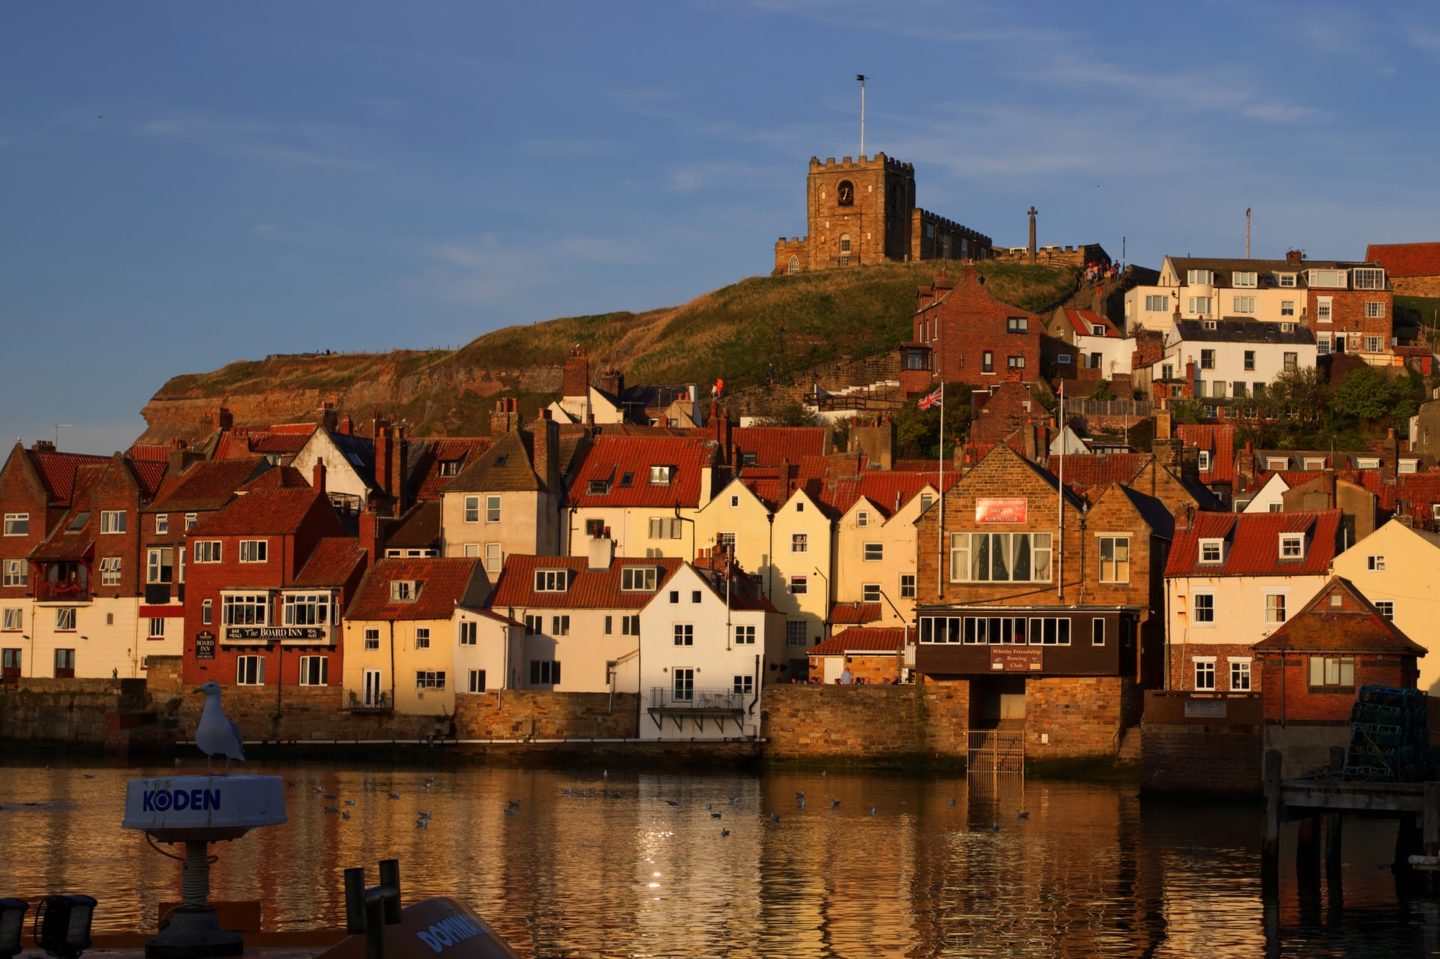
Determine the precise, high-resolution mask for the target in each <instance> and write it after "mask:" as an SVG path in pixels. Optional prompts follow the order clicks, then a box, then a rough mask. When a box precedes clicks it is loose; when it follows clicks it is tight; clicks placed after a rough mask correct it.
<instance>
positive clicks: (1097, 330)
mask: <svg viewBox="0 0 1440 959" xmlns="http://www.w3.org/2000/svg"><path fill="white" fill-rule="evenodd" d="M1090 335H1091V336H1104V335H1105V327H1104V325H1103V324H1100V323H1091V324H1090Z"/></svg>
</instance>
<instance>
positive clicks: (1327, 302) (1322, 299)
mask: <svg viewBox="0 0 1440 959" xmlns="http://www.w3.org/2000/svg"><path fill="white" fill-rule="evenodd" d="M1333 302H1334V298H1333V297H1329V296H1317V297H1315V320H1316V322H1318V323H1329V322H1330V319H1331V316H1332V315H1333V310H1332V308H1331V304H1332V303H1333Z"/></svg>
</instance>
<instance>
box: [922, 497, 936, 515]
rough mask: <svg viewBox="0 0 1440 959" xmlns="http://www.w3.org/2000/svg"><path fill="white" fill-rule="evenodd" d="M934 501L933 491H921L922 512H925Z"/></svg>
mask: <svg viewBox="0 0 1440 959" xmlns="http://www.w3.org/2000/svg"><path fill="white" fill-rule="evenodd" d="M934 502H935V497H934V495H933V494H931V493H921V494H920V512H922V513H923V512H925V511H926V510H927V509H929V508H930V504H931V503H934Z"/></svg>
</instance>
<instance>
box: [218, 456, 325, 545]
mask: <svg viewBox="0 0 1440 959" xmlns="http://www.w3.org/2000/svg"><path fill="white" fill-rule="evenodd" d="M272 472H273V471H272ZM317 501H319V502H321V503H325V504H326V506H327V508H328V506H329V501H328V500H326V498H325V494H324V493H322V492H320V491H319V490H313V489H311V488H310V487H308V486H306V487H305V488H303V489H262V490H256V491H255V492H253V493H246V494H245V495H244V496H241V497H238V498H236V499H235V500H234V501H232V502H231V503H230V504H229V505H228V506H226V507H225V508H224V509H222V510H220V511H219V512H218V513H215V514H214V515H213V516H210V517H209V518H206V519H202V520H201V521H200V523H199V525H197V526H196V527H195V529H193V530H191V535H192V536H238V535H244V534H246V533H269V534H272V535H285V534H288V533H294V532H295V531H296V530H297V529H299V527H300V524H301V523H302V522H303V521H304V519H305V517H306V516H307V515H308V514H309V513H310V510H311V509H313V508H314V507H315V504H316V502H317Z"/></svg>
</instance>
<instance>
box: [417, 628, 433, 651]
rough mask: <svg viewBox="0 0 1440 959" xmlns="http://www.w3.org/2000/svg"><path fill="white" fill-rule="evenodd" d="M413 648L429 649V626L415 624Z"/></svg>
mask: <svg viewBox="0 0 1440 959" xmlns="http://www.w3.org/2000/svg"><path fill="white" fill-rule="evenodd" d="M415 648H416V649H429V648H430V627H429V626H416V627H415Z"/></svg>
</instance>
